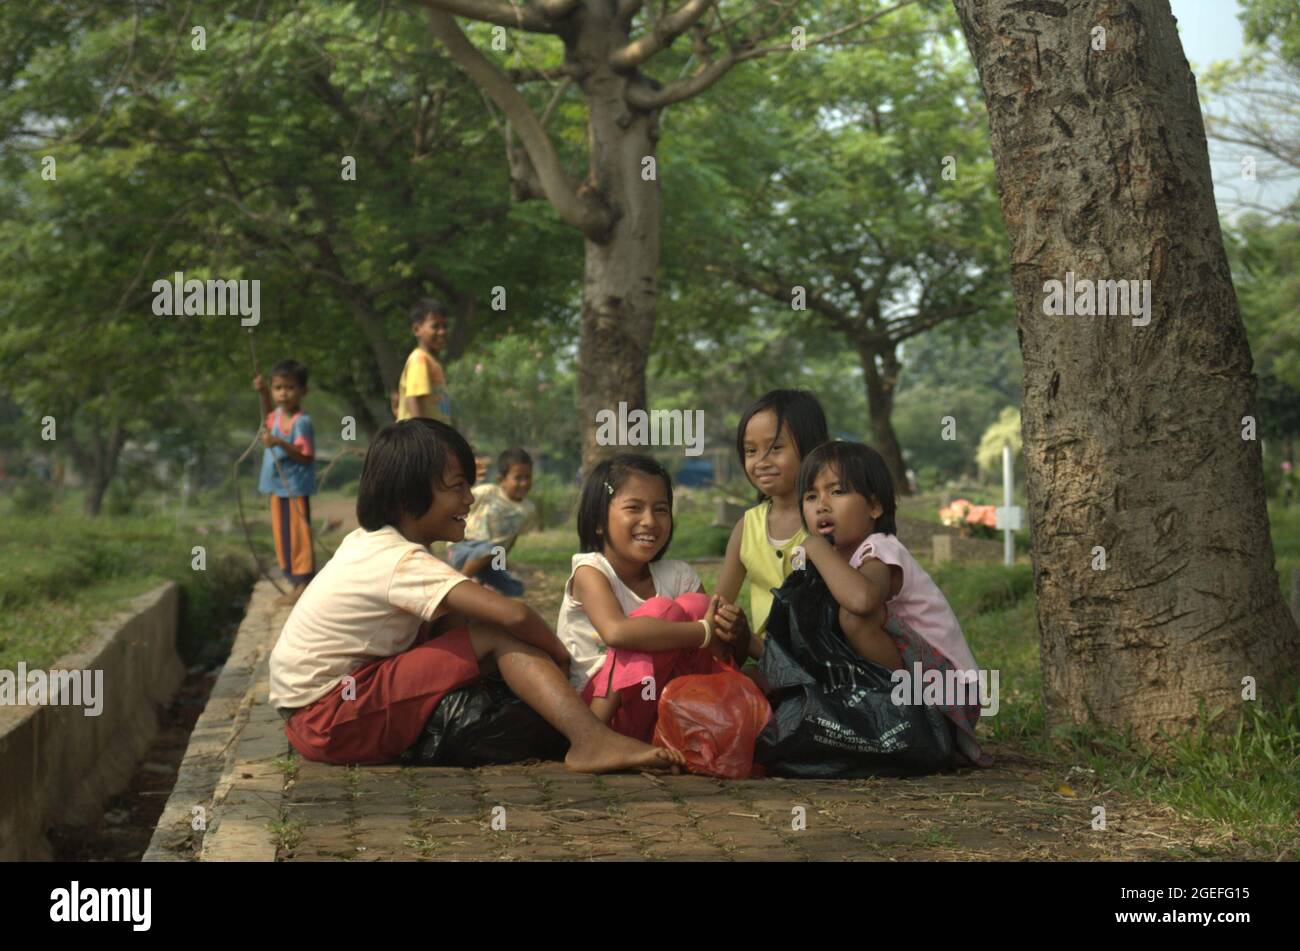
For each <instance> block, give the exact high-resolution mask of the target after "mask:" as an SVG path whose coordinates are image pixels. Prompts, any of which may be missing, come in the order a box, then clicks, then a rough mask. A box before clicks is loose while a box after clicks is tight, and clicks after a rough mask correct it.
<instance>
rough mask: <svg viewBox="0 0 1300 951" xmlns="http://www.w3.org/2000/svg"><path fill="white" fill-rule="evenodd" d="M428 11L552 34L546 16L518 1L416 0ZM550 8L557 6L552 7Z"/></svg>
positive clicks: (552, 27) (550, 23) (551, 26)
mask: <svg viewBox="0 0 1300 951" xmlns="http://www.w3.org/2000/svg"><path fill="white" fill-rule="evenodd" d="M417 2H418V3H420V4H421V5H422V6H425V7H428V8H429V12H430V13H433V12H438V13H444V14H455V15H456V16H458V17H465V18H466V19H470V20H481V21H482V22H484V23H496V24H498V25H499V26H508V27H512V28H514V29H517V30H527V31H528V32H529V33H554V32H556V28H555V24H554V23H552V22H551V19H550V17H549V16H547V15H546V14H545V13H543V12H542V11H541V10H538V9H536V8H534V7H532V6H529V5H526V4H524V3H523V2H522V0H519V2H517V3H513V4H512V3H498V2H497V0H417ZM553 5H558V3H557V4H553Z"/></svg>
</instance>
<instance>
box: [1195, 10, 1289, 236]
mask: <svg viewBox="0 0 1300 951" xmlns="http://www.w3.org/2000/svg"><path fill="white" fill-rule="evenodd" d="M1169 5H1170V7H1172V8H1173V11H1174V17H1175V18H1176V19H1177V20H1178V35H1179V38H1180V39H1181V40H1182V41H1183V51H1184V52H1185V53H1186V54H1187V59H1188V61H1189V62H1190V63H1191V64H1192V69H1193V71H1195V72H1199V71H1200V70H1202V69H1203V68H1204V67H1205V66H1207V65H1209V64H1210V63H1212V62H1214V61H1215V60H1223V59H1236V58H1237V56H1238V55H1239V54H1240V53H1241V50H1242V46H1243V45H1244V42H1245V40H1244V38H1243V37H1242V33H1241V21H1240V20H1238V19H1237V9H1238V4H1237V0H1170V4H1169ZM1201 101H1202V108H1204V101H1205V100H1204V90H1202V100H1201ZM1210 155H1211V158H1212V161H1211V163H1210V172H1211V174H1212V175H1213V177H1214V186H1215V187H1214V192H1215V199H1216V201H1217V202H1218V205H1219V212H1220V214H1222V215H1224V216H1225V217H1228V218H1232V217H1234V216H1235V215H1234V212H1233V209H1232V205H1231V201H1230V199H1231V198H1233V197H1234V196H1235V197H1239V198H1240V199H1242V200H1246V201H1253V202H1258V203H1260V204H1263V205H1268V206H1270V207H1278V206H1280V205H1282V204H1284V203H1285V202H1286V200H1287V198H1288V197H1290V196H1291V195H1292V194H1294V193H1295V190H1296V187H1297V184H1300V183H1298V182H1297V180H1296V179H1295V178H1294V177H1293V178H1290V179H1279V180H1276V181H1266V180H1264V179H1263V178H1257V179H1256V180H1255V181H1254V182H1247V181H1243V179H1242V176H1241V156H1240V155H1234V154H1232V150H1231V148H1230V147H1229V146H1224V145H1219V144H1217V143H1214V142H1211V143H1210Z"/></svg>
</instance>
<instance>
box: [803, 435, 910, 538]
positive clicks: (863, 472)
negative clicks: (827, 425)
mask: <svg viewBox="0 0 1300 951" xmlns="http://www.w3.org/2000/svg"><path fill="white" fill-rule="evenodd" d="M827 466H831V467H833V468H834V469H835V472H836V474H837V475H838V476H839V481H840V485H842V486H844V487H845V488H847V489H851V490H852V491H854V492H856V493H858V494H859V495H863V496H866V498H867V499H868V500H870V499H875V500H876V501H877V502H879V503H880V507H881V508H882V509H883V510H884V511H882V512H881V514H880V518H878V519H876V531H878V532H883V533H885V534H886V535H897V534H898V526H897V525H896V524H895V519H894V514H895V512H896V511H897V510H898V506H897V503H895V501H894V480H893V479H891V478H890V476H889V466H887V465H885V457H884V456H882V455H881V454H880V453H878V452H876V450H874V449H872V448H871V447H870V446H867V445H864V444H863V443H860V442H844V441H842V440H836V441H835V442H828V443H823V444H822V445H820V446H818V447H817V448H816V449H814V450H813V451H812V452H810V453H808V455H806V456H804V460H803V464H802V465H800V466H799V481H798V490H797V491H798V494H799V518H800V519H803V496H804V493H805V492H807V491H808V490H809V489H810V488H811V487H812V484H813V483H814V482H816V481H817V476H818V474H819V473H820V472H821V471H822V470H823V469H825V468H826V467H827ZM807 527H808V523H807V522H804V528H807Z"/></svg>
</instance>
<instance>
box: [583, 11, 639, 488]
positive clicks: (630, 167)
mask: <svg viewBox="0 0 1300 951" xmlns="http://www.w3.org/2000/svg"><path fill="white" fill-rule="evenodd" d="M599 7H600V5H599V4H592V5H589V6H585V7H584V8H583V11H582V13H581V14H580V15H579V23H578V33H577V36H576V39H575V40H574V42H573V44H572V46H571V48H570V58H571V59H577V60H578V61H579V62H580V63H582V64H583V65H584V67H585V69H584V72H585V75H584V78H583V80H582V82H581V89H582V94H583V97H584V99H585V101H586V104H587V114H588V144H589V150H590V151H589V156H590V168H589V172H588V176H587V181H586V183H585V184H584V185H583V189H591V190H594V191H595V192H597V193H599V194H600V195H601V197H602V198H603V199H604V201H605V203H606V204H607V205H608V206H609V207H610V209H611V210H612V212H613V222H614V223H613V226H612V227H611V228H610V229H609V231H608V233H607V234H606V235H602V236H600V237H599V238H596V237H592V236H587V238H586V242H585V244H586V266H585V269H584V273H583V283H582V326H581V330H580V334H579V343H578V404H579V410H580V412H581V414H582V421H583V429H582V467H583V470H584V471H586V470H588V469H590V468H591V466H592V465H593V464H594V463H595V462H597V461H598V460H599V459H600V458H602V457H603V456H607V455H612V454H613V453H615V452H617V451H619V450H620V449H621V448H627V447H620V446H601V445H598V444H597V443H596V414H597V413H598V412H600V411H601V410H604V409H608V410H611V411H612V412H614V413H617V412H618V404H619V403H620V402H626V403H627V404H628V406H627V408H628V410H629V411H631V410H632V409H638V408H641V409H644V408H645V406H646V379H645V374H646V365H647V361H648V358H649V353H650V341H651V338H652V336H653V335H654V325H655V306H656V303H657V297H658V270H659V216H660V193H659V175H658V169H657V168H655V169H654V175H653V176H652V177H649V178H647V177H645V175H643V171H642V170H643V168H645V164H644V160H645V159H646V158H655V157H656V156H655V149H656V144H657V140H658V137H659V123H658V116H659V110H658V109H654V110H650V111H640V110H636V111H633V110H630V109H629V108H628V106H627V103H626V99H625V90H626V88H627V84H628V83H629V82H632V83H644V80H643V79H642V78H640V77H639V76H636V75H631V76H629V75H620V74H618V73H615V72H614V70H613V69H612V68H611V67H610V66H609V65H608V59H609V55H610V49H611V47H613V46H621V45H623V44H625V43H626V42H627V38H628V37H627V30H626V28H625V27H624V28H619V26H618V25H617V24H616V23H611V22H609V19H610V18H612V17H613V11H611V10H606V9H599ZM588 70H589V71H588ZM648 174H649V173H648V172H647V173H646V175H648Z"/></svg>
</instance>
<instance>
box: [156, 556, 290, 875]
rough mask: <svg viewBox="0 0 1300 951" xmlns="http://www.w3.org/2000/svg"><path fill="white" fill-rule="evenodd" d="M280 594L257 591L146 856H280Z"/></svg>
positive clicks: (284, 743) (265, 587)
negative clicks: (276, 694)
mask: <svg viewBox="0 0 1300 951" xmlns="http://www.w3.org/2000/svg"><path fill="white" fill-rule="evenodd" d="M277 596H278V593H277V591H276V589H275V587H274V586H273V585H271V583H270V582H268V581H259V582H258V583H257V586H256V587H255V588H254V589H253V594H252V597H251V598H250V599H249V602H248V611H247V613H246V614H245V615H244V620H243V622H242V623H241V624H240V625H239V631H238V632H237V633H236V635H235V643H234V645H233V646H232V647H231V651H230V657H229V658H228V659H227V661H226V665H225V667H224V668H223V669H222V671H221V675H220V676H219V677H218V678H217V682H216V684H215V685H214V686H213V688H212V694H211V695H210V696H209V697H208V702H207V705H206V706H205V707H204V708H203V713H202V714H201V715H200V716H199V719H198V722H197V723H195V725H194V731H193V732H192V733H191V734H190V742H189V745H188V747H186V750H185V758H184V759H183V760H182V761H181V767H180V771H179V773H178V774H177V777H176V785H175V786H174V787H173V788H172V793H171V795H170V796H169V797H168V798H167V805H166V806H165V807H164V808H163V812H162V815H161V816H160V817H159V819H158V824H157V826H155V827H154V833H153V838H152V839H150V841H149V848H148V849H147V850H146V851H145V854H144V858H143V860H142V861H145V862H186V861H190V862H192V861H222V860H226V859H229V858H233V857H235V856H236V855H237V856H238V858H239V859H240V860H242V861H253V862H257V861H265V862H273V861H275V844H274V842H273V840H272V838H271V835H270V833H269V831H268V829H267V826H268V825H269V824H270V823H271V822H274V821H276V820H277V819H279V818H280V798H281V790H282V789H283V787H284V774H283V772H282V771H281V770H280V768H279V767H278V766H277V765H276V763H275V760H276V759H277V758H278V757H280V756H282V755H283V754H285V753H287V752H288V751H289V741H288V740H287V739H286V738H285V735H284V721H283V720H281V719H280V715H279V714H278V713H276V712H275V709H274V708H272V707H271V706H269V705H268V704H267V690H268V676H269V674H268V666H267V665H268V660H269V658H270V654H271V648H272V647H274V646H275V641H276V639H277V638H278V637H279V635H280V628H281V627H283V626H284V620H285V618H286V617H288V615H289V608H287V607H284V606H281V605H277V604H276V603H275V599H276V597H277ZM236 782H238V786H239V788H238V789H237V790H234V791H232V786H234V785H235V784H236ZM195 825H198V826H199V827H200V828H198V829H195V828H194V826H195Z"/></svg>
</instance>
